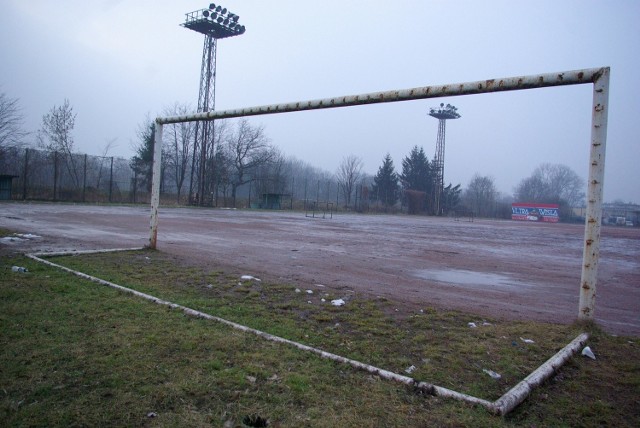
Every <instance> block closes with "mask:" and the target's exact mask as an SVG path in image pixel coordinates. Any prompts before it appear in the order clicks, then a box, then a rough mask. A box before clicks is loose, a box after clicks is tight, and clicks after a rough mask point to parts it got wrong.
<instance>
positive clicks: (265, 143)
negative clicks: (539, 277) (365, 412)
mask: <svg viewBox="0 0 640 428" xmlns="http://www.w3.org/2000/svg"><path fill="white" fill-rule="evenodd" d="M191 110H192V109H191V108H190V107H189V106H188V105H184V104H177V103H176V104H174V105H172V106H170V107H167V108H165V109H164V110H163V114H164V115H166V116H175V115H184V114H186V113H188V112H189V111H191ZM22 119H23V117H22V112H21V110H20V107H19V104H18V100H17V99H12V98H10V97H8V96H7V95H6V94H5V93H0V155H2V156H3V157H6V154H7V153H8V152H7V150H6V148H7V147H10V146H12V147H17V146H18V147H19V146H24V145H26V142H25V141H26V139H27V137H28V136H29V135H30V133H28V132H25V131H24V129H23V126H22V122H23V120H22ZM75 119H76V114H75V113H74V111H73V107H72V106H71V104H70V102H69V100H66V99H65V100H64V102H63V103H62V104H61V105H60V106H54V107H53V108H52V109H51V110H50V111H49V112H48V113H46V114H45V115H44V116H43V118H42V124H41V127H40V128H39V129H38V130H37V132H36V133H35V142H36V145H37V147H39V148H41V149H44V150H49V151H51V152H55V153H56V154H57V156H59V157H60V159H61V160H62V165H63V168H64V169H65V170H66V176H67V177H69V180H71V181H72V182H73V183H74V185H75V186H80V181H81V174H80V173H79V171H80V170H81V167H80V165H78V156H77V153H76V152H75V141H74V138H73V129H74V126H75ZM199 126H202V125H201V124H199V123H193V122H190V123H178V124H171V125H165V127H164V133H163V147H162V153H163V156H162V159H163V162H162V166H161V171H162V178H161V183H162V185H161V192H165V193H167V192H170V193H173V194H175V197H176V202H177V203H189V204H194V205H208V206H211V205H216V206H219V205H226V206H237V204H238V199H239V197H242V198H243V200H244V199H246V198H249V199H251V198H252V197H253V198H254V200H258V199H259V197H260V195H266V194H274V195H289V197H290V198H291V200H293V195H294V194H296V195H297V197H298V198H299V199H305V200H306V199H315V200H324V201H329V200H332V199H333V198H335V201H336V204H340V205H342V206H343V208H348V209H357V210H375V211H385V212H397V211H405V212H408V213H410V214H419V213H426V214H432V215H435V214H439V215H442V214H450V213H456V212H457V213H470V214H472V215H474V216H482V217H494V216H495V217H502V216H504V217H508V216H510V210H507V209H506V208H505V207H506V206H507V205H508V204H510V202H511V201H513V200H517V201H520V202H533V203H535V202H540V203H557V204H559V205H560V207H561V211H564V212H565V213H569V212H570V209H571V207H576V206H582V205H583V203H584V191H583V190H584V186H585V182H584V180H583V179H581V178H580V177H579V176H578V175H577V174H576V173H575V172H573V171H572V170H571V169H570V168H569V167H567V166H564V165H554V164H543V165H540V166H538V167H537V168H536V169H535V170H534V172H533V173H532V175H531V176H530V177H527V178H524V179H522V180H521V181H520V182H519V183H518V185H517V186H516V187H515V189H514V193H513V195H505V194H500V192H498V191H497V189H496V186H495V181H494V179H493V178H492V177H491V176H487V175H481V174H479V173H476V174H475V175H474V176H473V177H472V179H471V180H470V182H469V183H468V184H467V186H466V187H465V188H464V189H463V188H462V184H461V183H458V184H455V185H454V184H453V183H449V184H448V185H446V186H445V187H444V188H443V189H436V188H435V186H434V177H435V174H436V171H435V169H434V165H433V164H432V162H430V161H429V159H428V157H427V155H426V153H425V151H424V149H423V148H422V147H418V146H414V147H413V148H412V149H411V151H410V152H409V153H408V154H407V155H406V156H405V157H404V158H403V159H402V161H401V168H400V171H396V168H395V166H394V163H393V159H392V158H391V156H390V155H389V154H388V153H387V154H386V155H385V156H384V157H383V159H382V162H381V165H380V166H379V167H378V170H377V173H376V174H375V175H373V176H370V175H367V174H365V173H363V169H364V164H363V162H362V159H361V158H359V157H358V156H356V155H353V154H351V155H348V156H345V157H344V158H343V159H342V161H341V162H340V164H339V166H338V168H337V170H336V171H335V173H330V172H327V171H323V170H321V169H319V168H316V167H314V166H312V165H310V164H308V163H306V162H303V161H300V160H298V159H295V158H292V157H287V156H286V155H285V154H284V153H282V152H281V151H280V150H279V149H278V148H277V147H276V146H275V145H274V144H273V143H272V142H271V141H270V139H269V138H268V136H267V134H266V131H265V129H264V127H263V126H261V125H255V124H252V123H251V122H250V121H249V120H247V119H240V120H237V121H229V120H218V121H215V122H214V123H213V125H212V126H211V129H212V131H211V133H210V134H211V135H210V136H209V138H208V139H207V141H206V142H205V143H199V144H198V143H197V141H198V140H197V138H196V135H197V133H198V132H199V130H198V127H199ZM154 140H155V127H154V124H153V121H152V120H151V119H146V120H145V121H144V122H143V123H142V124H141V125H140V126H139V129H138V131H137V141H136V142H134V144H133V146H134V147H133V148H134V151H135V154H134V156H133V157H132V158H131V159H130V160H129V166H130V168H131V170H132V171H133V175H134V176H135V177H136V181H137V182H138V185H140V186H142V187H143V188H145V187H146V188H147V190H149V189H150V186H151V166H152V160H153V144H154ZM112 144H113V141H111V142H107V144H106V145H105V147H104V150H103V156H106V155H107V153H108V151H109V150H110V149H111V147H112ZM5 163H6V162H5ZM0 165H1V164H0ZM0 173H3V172H2V171H0ZM439 191H440V192H442V195H441V207H442V211H441V212H439V213H436V212H434V209H433V204H432V200H433V195H434V192H439Z"/></svg>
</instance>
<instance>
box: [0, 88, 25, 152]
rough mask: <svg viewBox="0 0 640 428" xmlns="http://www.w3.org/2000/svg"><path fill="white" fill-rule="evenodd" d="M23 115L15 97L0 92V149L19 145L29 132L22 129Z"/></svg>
mask: <svg viewBox="0 0 640 428" xmlns="http://www.w3.org/2000/svg"><path fill="white" fill-rule="evenodd" d="M23 119H24V118H23V115H22V111H21V109H20V106H19V105H18V99H17V98H9V97H8V96H7V94H5V93H4V92H2V93H0V151H1V150H2V149H3V148H4V147H7V146H20V145H22V140H23V138H24V137H25V136H27V135H28V134H29V133H28V132H25V131H24V130H23V129H22V125H23V123H22V122H23Z"/></svg>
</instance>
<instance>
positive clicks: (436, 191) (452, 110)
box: [429, 103, 460, 215]
mask: <svg viewBox="0 0 640 428" xmlns="http://www.w3.org/2000/svg"><path fill="white" fill-rule="evenodd" d="M429 116H431V117H435V118H436V119H438V137H437V140H436V153H435V155H434V157H433V162H432V164H431V165H432V170H433V196H432V204H433V205H432V207H433V211H434V213H435V214H436V215H441V214H442V209H443V207H442V194H443V192H444V138H445V131H446V126H447V120H449V119H459V118H460V114H459V113H458V109H457V108H456V107H454V106H452V105H451V104H447V105H446V106H445V105H444V103H440V108H431V109H429Z"/></svg>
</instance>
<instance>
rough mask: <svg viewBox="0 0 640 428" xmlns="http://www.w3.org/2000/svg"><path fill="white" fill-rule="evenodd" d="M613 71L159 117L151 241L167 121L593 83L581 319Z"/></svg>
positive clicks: (594, 250) (590, 281)
mask: <svg viewBox="0 0 640 428" xmlns="http://www.w3.org/2000/svg"><path fill="white" fill-rule="evenodd" d="M609 74H610V68H609V67H601V68H589V69H582V70H572V71H564V72H556V73H546V74H537V75H528V76H517V77H507V78H498V79H487V80H478V81H475V82H466V83H452V84H445V85H436V86H423V87H417V88H410V89H401V90H392V91H383V92H373V93H367V94H360V95H346V96H340V97H333V98H324V99H317V100H310V101H298V102H292V103H285V104H271V105H264V106H258V107H248V108H240V109H230V110H221V111H215V110H214V111H208V112H201V113H195V114H190V115H181V116H172V117H158V118H156V121H155V140H154V151H153V153H154V156H153V178H152V188H151V220H150V223H151V224H150V236H149V245H148V247H149V248H152V249H155V248H156V246H157V239H158V208H159V202H160V165H161V156H162V128H163V126H164V125H167V124H173V123H181V122H196V121H210V120H215V119H229V118H234V117H245V116H257V115H265V114H275V113H288V112H294V111H305V110H319V109H327V108H338V107H351V106H356V105H365V104H378V103H390V102H399V101H410V100H420V99H429V98H443V97H454V96H461V95H473V94H483V93H490V92H505V91H519V90H525V89H536V88H546V87H552V86H567V85H582V84H592V85H593V105H592V117H591V142H590V155H589V178H588V189H587V210H586V219H585V232H584V247H583V259H582V273H581V280H580V297H579V305H578V306H579V309H578V319H581V320H591V319H593V316H594V308H595V298H596V282H597V273H598V259H599V253H600V225H601V222H602V196H603V182H604V166H605V149H606V140H607V118H608V100H609Z"/></svg>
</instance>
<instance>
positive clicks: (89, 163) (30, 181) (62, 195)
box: [0, 147, 149, 203]
mask: <svg viewBox="0 0 640 428" xmlns="http://www.w3.org/2000/svg"><path fill="white" fill-rule="evenodd" d="M0 174H2V175H4V176H5V177H6V176H13V179H12V180H11V192H10V195H11V197H10V199H13V200H45V201H61V202H99V203H109V202H112V203H138V202H140V203H146V202H148V201H149V191H148V189H146V188H144V187H143V186H141V182H142V180H138V177H137V176H136V174H135V172H134V171H133V170H132V169H131V167H130V165H129V161H128V160H127V159H123V158H117V157H113V156H111V157H105V156H90V155H84V154H67V153H62V152H51V151H45V150H37V149H31V148H18V147H4V148H2V149H1V150H0Z"/></svg>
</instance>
